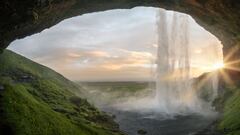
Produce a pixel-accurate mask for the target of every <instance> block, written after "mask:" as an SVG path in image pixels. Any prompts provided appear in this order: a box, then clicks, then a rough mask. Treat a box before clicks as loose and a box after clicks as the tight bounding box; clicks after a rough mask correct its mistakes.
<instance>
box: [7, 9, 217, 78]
mask: <svg viewBox="0 0 240 135" xmlns="http://www.w3.org/2000/svg"><path fill="white" fill-rule="evenodd" d="M156 11H157V9H156V8H146V7H137V8H133V9H131V10H128V9H118V10H109V11H104V12H97V13H91V14H85V15H82V16H77V17H73V18H70V19H67V20H64V21H62V22H60V23H59V24H57V25H55V26H53V27H51V28H49V29H46V30H44V31H42V32H41V33H39V34H35V35H32V36H29V37H26V38H24V39H20V40H16V41H14V42H13V43H11V45H10V46H9V49H10V50H13V51H15V52H17V53H19V54H22V55H24V56H26V57H28V58H30V59H32V60H34V61H36V62H39V63H41V64H43V65H46V66H48V67H51V68H52V69H54V70H56V71H58V72H60V73H61V74H63V75H65V76H66V77H68V78H70V79H74V80H78V79H79V80H84V79H85V80H99V79H101V80H134V79H135V80H144V79H145V80H149V79H151V78H152V76H151V68H152V67H153V66H155V65H153V64H154V62H155V60H156V51H157V33H156V32H157V27H156ZM167 14H168V20H171V15H172V12H169V11H168V12H167ZM190 28H191V30H192V31H191V33H190V35H191V37H190V38H191V40H190V47H191V49H193V50H195V51H193V52H192V53H191V58H192V59H193V60H192V61H194V62H193V64H195V65H199V64H204V61H206V60H207V61H208V62H210V63H211V62H212V61H214V60H216V58H215V57H214V55H215V54H214V53H213V52H214V51H216V46H217V49H219V45H220V42H219V41H218V40H217V39H216V38H215V37H214V36H213V35H211V34H210V33H208V32H207V31H205V30H204V29H203V28H201V27H200V26H198V25H197V24H196V22H195V21H194V20H193V19H190ZM214 47H215V49H214ZM220 48H221V47H220ZM199 50H203V51H202V52H204V53H205V54H206V55H204V56H203V55H202V52H200V51H199ZM205 50H208V51H207V52H206V51H205ZM218 52H221V49H220V51H219V50H218ZM208 56H209V57H208ZM210 57H211V59H212V60H211V61H210V60H209V58H210ZM196 61H197V62H196ZM208 62H205V64H206V63H208Z"/></svg>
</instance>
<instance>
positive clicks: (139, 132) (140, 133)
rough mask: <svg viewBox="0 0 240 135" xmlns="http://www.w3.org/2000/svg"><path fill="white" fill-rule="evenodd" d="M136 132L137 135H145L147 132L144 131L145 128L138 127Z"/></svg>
mask: <svg viewBox="0 0 240 135" xmlns="http://www.w3.org/2000/svg"><path fill="white" fill-rule="evenodd" d="M137 133H138V134H139V135H146V134H147V131H145V130H143V129H139V130H138V131H137Z"/></svg>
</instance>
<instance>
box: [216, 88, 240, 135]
mask: <svg viewBox="0 0 240 135" xmlns="http://www.w3.org/2000/svg"><path fill="white" fill-rule="evenodd" d="M227 91H231V93H232V96H230V97H229V98H228V99H227V101H226V102H225V104H224V110H223V111H224V112H223V118H222V120H221V121H220V124H219V129H220V130H221V131H222V132H224V133H225V134H226V135H239V134H240V118H239V116H240V89H237V88H235V89H227Z"/></svg>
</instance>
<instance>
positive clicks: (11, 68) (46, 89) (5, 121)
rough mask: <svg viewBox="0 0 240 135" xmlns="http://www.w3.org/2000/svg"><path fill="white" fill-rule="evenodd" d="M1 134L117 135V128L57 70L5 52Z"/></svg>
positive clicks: (1, 58) (0, 71)
mask: <svg viewBox="0 0 240 135" xmlns="http://www.w3.org/2000/svg"><path fill="white" fill-rule="evenodd" d="M0 63H1V65H0V86H3V87H4V90H1V91H0V119H1V121H0V134H9V135H11V134H14V135H117V134H120V132H119V130H118V125H117V124H116V123H114V121H113V119H112V118H111V117H110V116H108V115H106V114H105V113H102V112H100V111H99V110H98V109H96V108H95V107H94V106H93V105H91V104H89V103H88V102H87V100H85V99H82V98H80V97H77V96H76V95H75V94H74V92H76V91H79V87H78V86H77V85H75V84H74V83H73V82H71V81H69V80H67V79H66V78H64V77H63V76H62V75H60V74H58V73H56V72H55V71H53V70H51V69H49V68H47V67H45V66H42V65H39V64H37V63H35V62H33V61H31V60H29V59H26V58H25V57H22V56H20V55H17V54H15V53H13V52H11V51H8V50H5V51H4V52H3V53H2V54H0Z"/></svg>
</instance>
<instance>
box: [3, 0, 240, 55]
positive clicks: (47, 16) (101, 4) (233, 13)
mask: <svg viewBox="0 0 240 135" xmlns="http://www.w3.org/2000/svg"><path fill="white" fill-rule="evenodd" d="M135 6H152V7H162V8H165V9H170V10H175V11H179V12H184V13H187V14H189V15H191V16H192V17H193V18H195V19H196V21H197V22H198V23H199V24H200V25H202V26H203V27H204V28H205V29H207V30H208V31H210V32H211V33H213V34H214V35H215V36H217V37H218V38H219V39H220V40H221V41H222V43H223V45H224V54H225V55H226V54H227V53H228V52H229V50H230V48H232V47H233V46H235V47H236V46H239V44H240V10H239V9H240V2H238V1H236V0H91V1H89V0H88V1H87V0H24V1H19V0H11V1H9V0H1V1H0V12H1V14H0V18H1V20H2V21H1V22H0V35H1V36H0V49H4V48H6V47H7V46H8V45H9V43H10V42H12V41H13V40H15V39H18V38H23V37H25V36H29V35H32V34H34V33H37V32H40V31H42V30H44V29H46V28H48V27H51V26H53V25H55V24H56V23H58V22H60V21H62V20H64V19H66V18H69V17H73V16H77V15H81V14H84V13H89V12H96V11H103V10H109V9H117V8H132V7H135ZM236 55H237V54H236ZM236 57H238V56H236Z"/></svg>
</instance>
